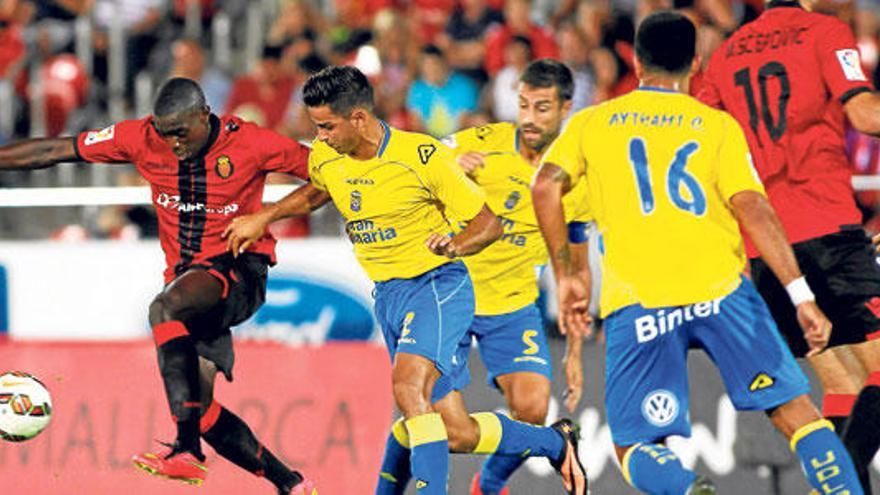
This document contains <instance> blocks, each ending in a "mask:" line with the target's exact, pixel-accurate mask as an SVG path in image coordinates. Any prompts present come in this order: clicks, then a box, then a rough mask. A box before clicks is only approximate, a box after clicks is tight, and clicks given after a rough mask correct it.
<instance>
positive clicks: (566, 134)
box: [541, 108, 591, 184]
mask: <svg viewBox="0 0 880 495" xmlns="http://www.w3.org/2000/svg"><path fill="white" fill-rule="evenodd" d="M590 113H591V112H590V109H589V108H588V109H584V110H581V111H580V112H578V113H577V114H575V116H574V117H572V118H571V120H570V121H569V122H568V124H567V125H566V126H565V129H563V130H562V132H561V133H560V134H559V136H558V137H557V138H556V140H555V141H553V143H552V144H551V145H550V148H549V149H548V150H547V152H546V153H544V157H543V159H542V160H541V163H542V164H544V163H552V164H554V165H556V166H558V167H560V168H561V169H562V170H564V171H565V172H566V173H567V174H568V176H569V178H570V179H571V183H572V184H575V183H576V182H577V181H578V180H579V179H580V178H581V177H582V176H584V174H585V173H586V171H587V159H586V157H585V156H584V154H583V147H582V144H583V140H584V134H583V132H584V129H585V125H584V124H585V123H586V121H587V119H588V118H589V115H590Z"/></svg>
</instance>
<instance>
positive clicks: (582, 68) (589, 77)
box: [557, 22, 595, 113]
mask: <svg viewBox="0 0 880 495" xmlns="http://www.w3.org/2000/svg"><path fill="white" fill-rule="evenodd" d="M557 37H558V40H559V58H560V60H561V61H562V62H563V63H564V64H565V65H567V66H568V68H569V69H571V72H572V76H573V77H574V95H573V96H572V100H571V112H572V113H574V112H577V111H578V110H581V109H582V108H586V107H588V106H589V105H591V104H592V103H593V97H594V94H593V93H594V90H595V76H593V70H592V68H591V67H590V45H589V43H588V42H587V37H586V35H584V33H583V31H581V30H580V28H579V27H578V25H577V24H575V23H573V22H566V23H563V24H562V25H561V26H560V27H559V32H558V34H557Z"/></svg>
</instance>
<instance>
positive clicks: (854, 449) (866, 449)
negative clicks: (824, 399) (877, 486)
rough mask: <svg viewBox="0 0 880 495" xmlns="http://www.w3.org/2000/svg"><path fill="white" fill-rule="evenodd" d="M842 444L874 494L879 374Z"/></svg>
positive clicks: (879, 416)
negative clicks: (872, 474)
mask: <svg viewBox="0 0 880 495" xmlns="http://www.w3.org/2000/svg"><path fill="white" fill-rule="evenodd" d="M842 438H843V443H844V445H846V449H847V450H848V451H849V453H850V456H852V460H853V464H855V466H856V471H858V473H859V479H860V480H861V482H862V486H863V487H864V489H865V493H866V494H870V493H871V478H870V467H871V461H872V460H873V459H874V456H875V455H876V454H877V449H878V448H880V372H874V373H871V375H870V376H869V377H868V381H867V382H866V384H865V387H864V388H863V389H862V391H861V392H860V393H859V396H858V398H857V399H856V403H855V405H854V406H853V410H852V414H850V419H849V422H847V424H846V428H845V429H844V432H843V437H842Z"/></svg>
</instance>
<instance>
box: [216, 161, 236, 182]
mask: <svg viewBox="0 0 880 495" xmlns="http://www.w3.org/2000/svg"><path fill="white" fill-rule="evenodd" d="M214 172H217V175H219V176H220V178H221V179H228V178H229V176H231V175H232V174H233V172H235V166H234V165H232V162H231V161H230V160H229V157H228V156H226V155H220V156H219V157H218V158H217V163H216V164H215V165H214Z"/></svg>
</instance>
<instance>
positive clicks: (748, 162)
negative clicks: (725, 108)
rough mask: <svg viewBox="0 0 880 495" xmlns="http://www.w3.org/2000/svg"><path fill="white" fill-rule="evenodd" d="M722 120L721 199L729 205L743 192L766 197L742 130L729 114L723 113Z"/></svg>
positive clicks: (719, 150)
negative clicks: (734, 197) (735, 196)
mask: <svg viewBox="0 0 880 495" xmlns="http://www.w3.org/2000/svg"><path fill="white" fill-rule="evenodd" d="M722 118H723V132H722V141H721V146H720V147H719V149H718V161H719V163H720V167H719V172H718V191H719V192H720V193H721V197H722V198H724V201H725V202H728V203H729V202H730V198H731V197H733V195H734V194H736V193H738V192H741V191H755V192H759V193H761V194H762V195H766V193H765V192H764V185H763V184H762V183H761V178H760V177H759V176H758V172H757V171H756V170H755V166H754V164H753V163H752V154H751V153H750V152H749V145H748V143H747V142H746V136H745V134H743V131H742V128H741V127H740V126H739V123H738V122H737V121H736V120H734V119H733V117H731V116H730V115H729V114H726V113H723V114H722Z"/></svg>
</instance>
